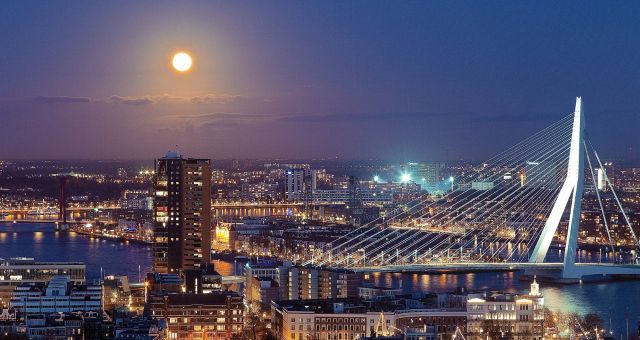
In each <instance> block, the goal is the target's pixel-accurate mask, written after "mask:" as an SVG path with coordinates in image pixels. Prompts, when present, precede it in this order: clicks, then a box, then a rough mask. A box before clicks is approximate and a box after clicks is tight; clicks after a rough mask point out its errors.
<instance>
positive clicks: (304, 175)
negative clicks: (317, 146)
mask: <svg viewBox="0 0 640 340" xmlns="http://www.w3.org/2000/svg"><path fill="white" fill-rule="evenodd" d="M285 177H286V190H287V201H298V200H302V201H306V200H310V199H311V197H312V194H313V191H314V190H316V172H315V170H311V169H310V168H308V167H304V168H292V169H288V170H287V171H286V172H285Z"/></svg>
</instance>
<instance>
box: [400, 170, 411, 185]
mask: <svg viewBox="0 0 640 340" xmlns="http://www.w3.org/2000/svg"><path fill="white" fill-rule="evenodd" d="M410 180H411V174H409V173H406V172H405V173H403V174H402V176H400V181H401V182H402V183H409V181H410Z"/></svg>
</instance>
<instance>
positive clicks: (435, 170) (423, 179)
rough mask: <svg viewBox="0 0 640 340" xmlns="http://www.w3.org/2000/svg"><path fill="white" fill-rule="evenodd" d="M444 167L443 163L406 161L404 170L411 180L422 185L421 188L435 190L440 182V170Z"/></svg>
mask: <svg viewBox="0 0 640 340" xmlns="http://www.w3.org/2000/svg"><path fill="white" fill-rule="evenodd" d="M443 169H444V164H443V163H437V162H436V163H413V162H411V163H407V164H406V165H405V172H406V173H407V174H409V175H410V176H411V178H412V180H413V181H414V182H416V183H418V184H420V186H421V187H422V189H423V190H427V191H432V190H435V189H436V187H437V186H438V183H440V172H441V171H442V170H443Z"/></svg>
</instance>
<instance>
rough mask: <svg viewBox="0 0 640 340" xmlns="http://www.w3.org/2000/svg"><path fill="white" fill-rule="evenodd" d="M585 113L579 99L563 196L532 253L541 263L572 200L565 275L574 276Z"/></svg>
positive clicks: (559, 198) (553, 209)
mask: <svg viewBox="0 0 640 340" xmlns="http://www.w3.org/2000/svg"><path fill="white" fill-rule="evenodd" d="M583 141H584V114H583V113H582V98H580V97H578V98H576V109H575V111H574V114H573V129H572V134H571V146H570V150H569V164H568V166H567V177H566V179H565V181H564V184H563V185H562V188H561V189H560V193H559V194H558V197H557V198H556V201H555V203H554V205H553V208H552V209H551V213H550V214H549V217H548V218H547V221H546V223H545V225H544V229H543V230H542V233H541V235H540V238H539V239H538V242H537V243H536V247H535V248H534V250H533V253H532V254H531V258H530V259H529V262H533V263H542V262H544V258H545V257H546V256H547V251H548V250H549V246H550V245H551V241H552V240H553V235H554V234H555V233H556V230H557V229H558V225H559V224H560V220H561V219H562V214H563V213H564V211H565V208H566V207H567V204H568V203H569V200H571V207H570V209H569V214H570V215H569V228H568V230H567V237H566V248H565V254H564V261H563V264H564V270H563V276H566V277H573V276H574V275H573V274H574V273H572V272H573V271H574V268H575V259H576V251H577V248H578V226H579V224H580V209H581V204H582V187H583V184H584V157H585V150H584V142H583Z"/></svg>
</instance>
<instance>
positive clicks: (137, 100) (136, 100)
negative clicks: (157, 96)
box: [106, 95, 154, 106]
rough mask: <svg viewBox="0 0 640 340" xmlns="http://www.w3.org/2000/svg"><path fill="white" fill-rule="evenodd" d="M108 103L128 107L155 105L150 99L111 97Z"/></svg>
mask: <svg viewBox="0 0 640 340" xmlns="http://www.w3.org/2000/svg"><path fill="white" fill-rule="evenodd" d="M106 101H107V102H108V103H114V104H127V105H135V106H138V105H148V104H153V103H154V101H153V100H152V99H150V98H149V97H137V98H136V97H121V96H116V95H114V96H111V97H109V98H108V99H107V100H106Z"/></svg>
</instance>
